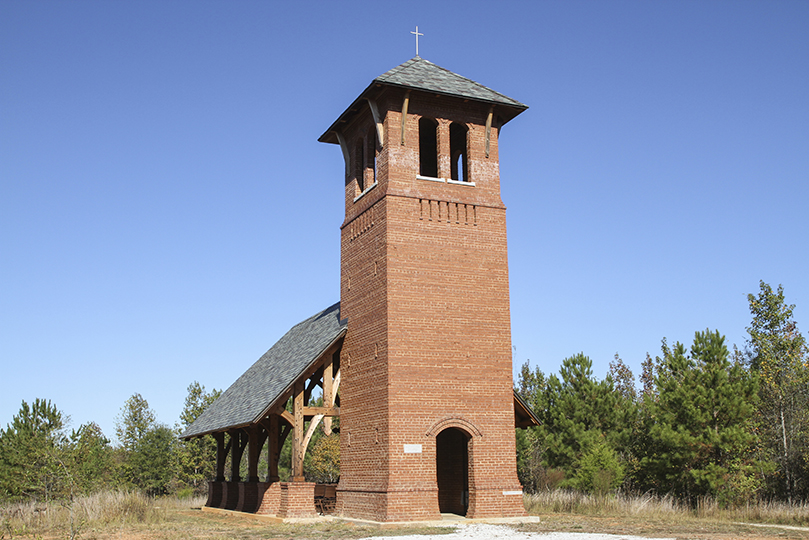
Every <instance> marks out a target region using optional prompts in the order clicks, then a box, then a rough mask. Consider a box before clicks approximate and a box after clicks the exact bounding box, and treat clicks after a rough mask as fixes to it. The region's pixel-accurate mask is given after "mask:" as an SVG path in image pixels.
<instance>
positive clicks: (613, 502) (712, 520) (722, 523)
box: [521, 490, 809, 540]
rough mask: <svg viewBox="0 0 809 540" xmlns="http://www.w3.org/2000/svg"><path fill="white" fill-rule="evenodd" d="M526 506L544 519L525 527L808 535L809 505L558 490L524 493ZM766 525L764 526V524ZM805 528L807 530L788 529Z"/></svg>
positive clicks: (716, 537)
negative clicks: (735, 504) (729, 503)
mask: <svg viewBox="0 0 809 540" xmlns="http://www.w3.org/2000/svg"><path fill="white" fill-rule="evenodd" d="M525 507H526V509H527V510H528V512H529V513H530V514H532V515H538V516H540V517H541V518H542V522H541V523H540V524H534V525H526V526H523V527H521V528H522V529H523V530H526V531H533V532H546V531H571V532H598V533H609V534H632V535H638V536H657V537H674V538H683V539H685V538H688V539H711V540H720V539H722V540H724V539H736V538H739V539H741V538H745V539H751V540H752V539H755V540H762V539H775V538H779V539H785V538H790V539H801V540H805V539H809V527H806V526H807V525H809V506H807V505H806V504H800V505H788V504H784V503H766V502H762V503H758V504H750V505H747V506H744V507H739V508H722V507H721V506H720V505H718V504H717V503H716V502H715V501H712V500H709V499H706V500H703V501H701V502H700V504H699V505H698V506H697V507H696V508H691V507H689V506H687V505H683V504H681V503H679V502H677V501H676V500H674V499H673V498H672V497H656V496H653V495H648V494H647V495H641V496H627V495H622V494H618V495H613V496H600V497H599V496H594V495H587V494H583V493H578V492H572V491H565V490H556V491H551V492H544V493H539V494H535V495H525ZM762 525H763V526H762ZM784 526H787V527H801V528H803V529H805V530H796V529H789V528H784Z"/></svg>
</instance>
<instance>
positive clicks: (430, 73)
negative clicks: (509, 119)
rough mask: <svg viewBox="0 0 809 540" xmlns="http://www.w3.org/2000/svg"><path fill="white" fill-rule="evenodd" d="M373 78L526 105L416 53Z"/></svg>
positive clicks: (410, 86) (492, 101)
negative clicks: (402, 62)
mask: <svg viewBox="0 0 809 540" xmlns="http://www.w3.org/2000/svg"><path fill="white" fill-rule="evenodd" d="M374 82H378V83H384V84H392V85H396V86H402V87H406V88H414V89H418V90H426V91H427V92H435V93H437V94H446V95H450V96H457V97H462V98H467V99H475V100H478V101H488V102H490V103H500V104H503V105H508V106H511V107H517V108H520V109H527V108H528V106H527V105H525V104H523V103H520V102H519V101H517V100H516V99H511V98H510V97H508V96H504V95H503V94H501V93H500V92H495V91H494V90H492V89H491V88H489V87H486V86H483V85H482V84H480V83H477V82H475V81H473V80H471V79H467V78H466V77H462V76H461V75H458V74H457V73H453V72H452V71H450V70H448V69H445V68H442V67H441V66H437V65H435V64H433V63H432V62H430V61H429V60H425V59H424V58H421V57H419V56H415V57H413V58H411V59H410V60H408V61H407V62H405V63H404V64H401V65H399V66H396V67H395V68H393V69H391V70H390V71H388V72H387V73H383V74H382V75H380V76H379V77H377V78H376V79H374Z"/></svg>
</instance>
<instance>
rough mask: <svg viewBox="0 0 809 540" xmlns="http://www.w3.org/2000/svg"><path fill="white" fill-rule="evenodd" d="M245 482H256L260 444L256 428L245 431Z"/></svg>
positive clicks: (252, 427)
mask: <svg viewBox="0 0 809 540" xmlns="http://www.w3.org/2000/svg"><path fill="white" fill-rule="evenodd" d="M247 436H248V439H247V443H248V445H249V446H248V447H247V481H248V482H258V457H259V454H260V453H261V444H260V442H261V441H260V440H259V436H258V426H250V428H249V429H248V431H247Z"/></svg>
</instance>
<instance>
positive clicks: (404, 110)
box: [401, 90, 410, 146]
mask: <svg viewBox="0 0 809 540" xmlns="http://www.w3.org/2000/svg"><path fill="white" fill-rule="evenodd" d="M409 104H410V90H408V91H407V92H405V97H404V102H403V103H402V142H401V146H404V143H405V126H406V125H407V106H408V105H409Z"/></svg>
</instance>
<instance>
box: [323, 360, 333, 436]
mask: <svg viewBox="0 0 809 540" xmlns="http://www.w3.org/2000/svg"><path fill="white" fill-rule="evenodd" d="M333 388H334V355H330V356H329V358H327V359H326V363H325V364H323V406H324V407H333V406H334V392H333ZM323 433H325V434H326V435H327V436H328V435H331V416H328V417H325V418H324V419H323Z"/></svg>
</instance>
